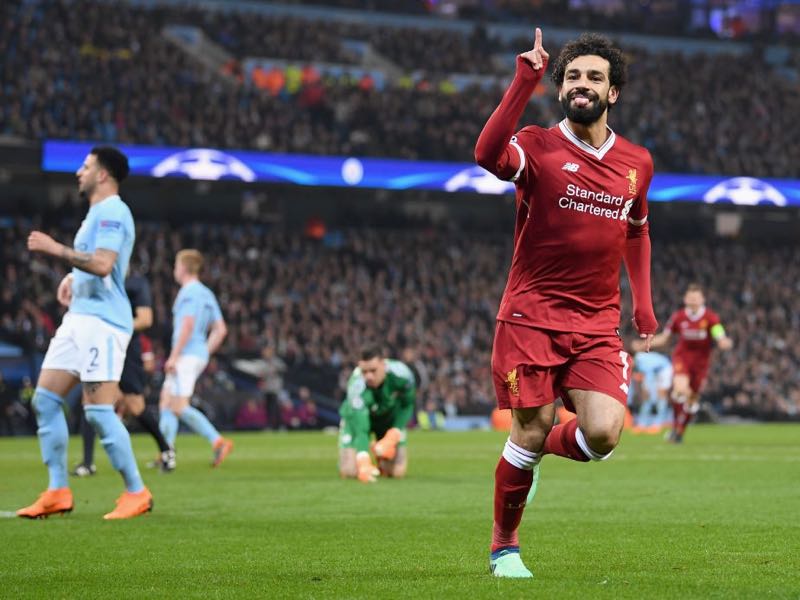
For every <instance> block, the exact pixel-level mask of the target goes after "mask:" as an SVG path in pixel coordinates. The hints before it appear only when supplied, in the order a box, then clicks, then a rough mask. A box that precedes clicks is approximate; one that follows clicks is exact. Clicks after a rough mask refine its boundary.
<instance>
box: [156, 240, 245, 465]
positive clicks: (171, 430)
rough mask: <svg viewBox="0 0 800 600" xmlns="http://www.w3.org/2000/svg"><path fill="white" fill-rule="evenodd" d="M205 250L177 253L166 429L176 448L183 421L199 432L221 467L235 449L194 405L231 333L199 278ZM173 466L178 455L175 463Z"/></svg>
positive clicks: (163, 415)
mask: <svg viewBox="0 0 800 600" xmlns="http://www.w3.org/2000/svg"><path fill="white" fill-rule="evenodd" d="M202 267H203V255H202V254H200V252H198V251H197V250H181V251H180V252H178V254H177V256H176V257H175V269H174V273H173V275H174V277H175V281H176V282H177V283H179V284H180V286H181V289H180V291H179V292H178V296H177V297H176V298H175V303H174V304H173V306H172V351H171V352H170V355H169V358H167V362H166V363H165V364H164V372H165V373H166V378H165V379H164V385H163V387H162V388H161V399H160V405H161V421H160V427H161V432H162V433H163V434H164V437H165V438H166V440H167V443H168V444H169V446H170V447H171V448H174V447H175V437H176V436H177V434H178V427H179V423H178V421H179V420H180V421H181V422H182V423H183V424H184V425H186V426H187V427H189V429H191V430H193V431H195V432H197V433H199V434H200V435H202V436H203V437H204V438H206V439H207V440H208V441H209V443H210V444H211V448H212V449H213V451H214V459H213V462H212V465H213V466H215V467H217V466H219V465H220V463H222V461H223V460H225V457H226V456H228V454H230V452H231V450H233V442H232V441H231V440H228V439H225V438H224V437H222V436H221V435H220V433H219V431H217V429H216V427H214V426H213V425H212V424H211V421H209V420H208V418H207V417H206V416H205V415H204V414H203V413H201V412H200V411H199V410H197V409H196V408H194V407H193V406H192V405H191V404H190V400H191V397H192V394H193V393H194V385H195V383H197V379H198V377H200V374H201V373H202V372H203V371H204V370H205V368H206V365H207V364H208V357H209V356H211V355H212V354H214V353H215V352H216V351H217V349H218V348H219V347H220V346H221V345H222V341H223V340H224V339H225V336H226V335H227V334H228V328H227V326H226V325H225V320H224V319H223V318H222V311H221V310H220V309H219V303H218V302H217V298H216V296H215V295H214V292H212V291H211V290H210V289H208V288H207V287H206V286H205V285H203V284H202V283H201V282H200V279H199V276H200V270H201V269H202ZM171 467H172V468H174V456H173V461H172V463H171Z"/></svg>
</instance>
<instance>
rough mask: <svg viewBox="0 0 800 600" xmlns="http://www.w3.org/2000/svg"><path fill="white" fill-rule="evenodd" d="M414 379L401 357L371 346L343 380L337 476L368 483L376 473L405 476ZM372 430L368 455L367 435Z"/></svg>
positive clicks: (368, 443) (412, 409)
mask: <svg viewBox="0 0 800 600" xmlns="http://www.w3.org/2000/svg"><path fill="white" fill-rule="evenodd" d="M416 395H417V391H416V381H415V379H414V374H413V373H412V371H411V369H410V368H409V367H408V366H407V365H406V364H405V363H402V362H400V361H399V360H393V359H391V358H384V357H383V353H382V352H381V351H380V350H379V349H378V348H374V347H369V348H365V349H364V350H363V351H362V353H361V360H360V361H359V362H358V366H357V367H356V368H355V369H354V370H353V374H352V375H350V379H349V380H348V382H347V396H346V397H345V399H344V402H342V406H341V408H340V409H339V415H340V417H341V422H340V424H339V474H340V475H341V476H342V477H346V478H357V479H358V480H359V481H362V482H364V483H372V482H374V481H375V478H376V476H377V475H378V474H382V475H385V476H387V477H404V476H405V474H406V470H407V468H408V452H407V449H406V427H407V426H408V422H409V421H410V420H411V417H412V416H413V414H414V405H415V402H416ZM371 434H375V440H376V441H375V443H374V444H373V445H372V448H371V449H372V451H373V453H374V454H375V458H376V459H377V461H378V467H379V468H378V469H376V468H375V466H374V465H373V462H372V458H371V457H370V453H369V451H370V436H371Z"/></svg>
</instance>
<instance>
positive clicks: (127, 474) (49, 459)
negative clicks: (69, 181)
mask: <svg viewBox="0 0 800 600" xmlns="http://www.w3.org/2000/svg"><path fill="white" fill-rule="evenodd" d="M127 174H128V159H127V157H126V156H125V155H124V154H122V153H121V152H120V151H119V150H117V149H116V148H111V147H107V146H101V147H96V148H93V149H92V151H91V152H90V153H89V154H88V155H87V156H86V158H85V159H84V161H83V164H82V165H81V167H80V169H78V172H77V176H78V189H79V191H80V193H81V195H83V196H84V197H86V198H87V199H88V200H89V212H88V213H87V215H86V218H85V219H84V220H83V223H82V224H81V227H80V229H79V230H78V233H77V235H76V236H75V241H74V248H70V247H68V246H65V245H63V244H60V243H58V242H57V241H55V240H54V239H53V238H51V237H50V236H49V235H47V234H45V233H42V232H40V231H34V232H32V233H31V234H30V236H29V237H28V248H29V249H30V250H31V251H32V252H40V253H42V254H48V255H50V256H54V257H57V258H61V259H62V260H65V261H67V262H68V263H70V264H71V265H72V267H73V269H72V278H73V280H72V302H71V304H70V307H69V310H68V311H67V313H66V314H65V315H64V319H63V321H62V322H61V325H60V326H59V328H58V330H57V331H56V334H55V336H54V337H53V339H52V340H50V346H49V347H48V349H47V354H46V355H45V357H44V362H43V364H42V370H41V373H40V374H39V381H38V383H37V387H36V393H35V395H34V398H33V405H34V408H35V409H36V421H37V423H38V426H39V429H38V431H37V433H38V435H39V445H40V446H41V450H42V459H43V460H44V463H45V464H46V465H47V468H48V471H49V473H50V483H49V485H48V488H47V490H46V491H45V492H44V493H42V494H41V495H40V496H39V499H38V500H36V502H34V503H33V504H31V505H30V506H28V507H26V508H22V509H20V510H18V511H17V515H19V516H20V517H27V518H32V519H33V518H41V517H47V516H49V515H51V514H56V513H64V512H70V511H71V510H72V507H73V501H72V492H71V490H70V489H69V487H68V483H67V440H68V431H67V421H66V419H65V418H64V397H65V396H66V395H67V394H68V393H69V392H70V391H71V390H72V388H73V387H75V385H77V383H78V382H79V381H80V382H81V383H82V384H83V404H84V411H85V413H86V419H87V420H88V421H89V423H91V424H92V426H93V427H94V428H95V429H96V430H97V432H98V433H99V434H100V440H101V442H102V444H103V447H104V448H105V450H106V452H107V453H108V457H109V459H110V460H111V464H112V465H113V466H114V468H115V469H116V470H117V471H119V472H120V473H121V474H122V477H123V479H124V481H125V488H126V491H125V493H123V494H122V495H121V496H120V497H119V499H118V500H117V506H116V508H115V509H114V510H113V511H111V512H110V513H108V514H106V515H105V516H104V517H103V518H104V519H127V518H131V517H135V516H137V515H140V514H142V513H144V512H147V511H149V510H151V509H152V506H153V498H152V496H151V495H150V492H149V490H148V489H147V488H146V487H145V486H144V483H143V482H142V478H141V476H140V475H139V469H138V467H137V466H136V459H135V458H134V456H133V450H132V448H131V438H130V435H129V434H128V430H127V429H125V427H124V426H123V425H122V423H121V422H120V420H119V419H118V418H117V415H116V414H115V413H114V406H113V405H114V402H115V401H116V399H117V397H118V395H119V385H118V382H119V380H120V374H121V373H122V365H123V363H124V362H125V349H126V348H127V346H128V341H129V340H130V337H131V333H132V331H133V317H132V311H131V305H130V302H129V301H128V296H127V295H126V294H125V283H124V280H125V273H126V272H127V270H128V262H129V260H130V256H131V252H132V251H133V244H134V239H135V231H134V224H133V217H132V215H131V211H130V210H129V209H128V207H127V205H125V203H124V202H123V201H122V199H121V198H120V197H119V194H118V192H119V184H120V183H121V182H122V180H123V179H125V177H126V176H127Z"/></svg>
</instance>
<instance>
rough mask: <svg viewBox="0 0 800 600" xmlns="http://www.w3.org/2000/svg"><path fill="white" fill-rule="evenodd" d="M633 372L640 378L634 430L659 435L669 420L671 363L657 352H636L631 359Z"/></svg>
mask: <svg viewBox="0 0 800 600" xmlns="http://www.w3.org/2000/svg"><path fill="white" fill-rule="evenodd" d="M633 371H634V373H638V374H639V376H640V377H641V382H640V387H641V390H642V393H641V396H640V397H641V398H642V403H641V406H640V407H639V412H638V414H637V416H636V426H635V427H634V430H636V431H644V432H646V433H659V432H660V431H661V427H662V426H663V425H664V423H665V422H666V421H667V419H668V418H669V388H670V386H671V385H672V363H671V362H670V361H669V358H667V357H666V356H664V355H663V354H660V353H658V352H637V353H636V354H635V355H634V357H633ZM632 389H633V388H631V390H632Z"/></svg>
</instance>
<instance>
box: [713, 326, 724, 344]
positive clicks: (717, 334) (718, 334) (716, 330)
mask: <svg viewBox="0 0 800 600" xmlns="http://www.w3.org/2000/svg"><path fill="white" fill-rule="evenodd" d="M711 337H712V338H714V339H715V340H718V339H720V338H724V337H725V328H724V327H723V326H722V323H717V324H716V325H712V327H711Z"/></svg>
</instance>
